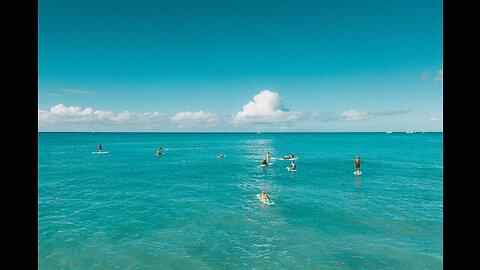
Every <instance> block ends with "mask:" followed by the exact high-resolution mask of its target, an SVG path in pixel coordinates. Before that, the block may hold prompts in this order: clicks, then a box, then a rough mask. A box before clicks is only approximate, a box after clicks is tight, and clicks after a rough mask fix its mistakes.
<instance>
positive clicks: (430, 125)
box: [38, 0, 443, 131]
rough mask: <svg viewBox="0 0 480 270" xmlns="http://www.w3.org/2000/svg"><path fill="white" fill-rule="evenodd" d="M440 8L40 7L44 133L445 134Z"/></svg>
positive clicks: (350, 4)
mask: <svg viewBox="0 0 480 270" xmlns="http://www.w3.org/2000/svg"><path fill="white" fill-rule="evenodd" d="M442 5H443V2H442V1H302V0H297V1H278V0H277V1H258V0H257V1H250V0H243V1H201V0H197V1H193V0H192V1H185V0H177V1H118V0H117V1H88V0H87V1H51V0H48V1H46V0H39V2H38V111H39V116H38V121H39V124H38V125H39V131H256V130H262V131H386V130H392V131H407V130H418V131H423V130H427V131H442V130H443V121H442V119H443V7H442ZM264 90H268V91H264ZM248 104H251V105H248Z"/></svg>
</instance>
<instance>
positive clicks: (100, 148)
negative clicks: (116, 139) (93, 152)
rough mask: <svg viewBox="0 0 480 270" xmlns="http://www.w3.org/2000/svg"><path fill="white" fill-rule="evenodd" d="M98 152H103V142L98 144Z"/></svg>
mask: <svg viewBox="0 0 480 270" xmlns="http://www.w3.org/2000/svg"><path fill="white" fill-rule="evenodd" d="M98 152H102V145H101V144H99V145H98Z"/></svg>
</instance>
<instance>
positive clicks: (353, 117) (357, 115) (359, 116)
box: [340, 110, 373, 121]
mask: <svg viewBox="0 0 480 270" xmlns="http://www.w3.org/2000/svg"><path fill="white" fill-rule="evenodd" d="M372 117H373V114H372V113H369V112H357V111H354V110H350V111H346V112H343V113H342V114H341V115H340V120H344V121H359V120H365V119H368V118H372Z"/></svg>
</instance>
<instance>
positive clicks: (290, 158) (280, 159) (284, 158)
mask: <svg viewBox="0 0 480 270" xmlns="http://www.w3.org/2000/svg"><path fill="white" fill-rule="evenodd" d="M297 159H298V157H295V158H277V160H297Z"/></svg>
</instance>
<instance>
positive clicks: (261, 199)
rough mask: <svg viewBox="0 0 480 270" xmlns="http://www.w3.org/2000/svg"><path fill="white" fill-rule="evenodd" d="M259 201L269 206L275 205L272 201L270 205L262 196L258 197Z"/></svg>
mask: <svg viewBox="0 0 480 270" xmlns="http://www.w3.org/2000/svg"><path fill="white" fill-rule="evenodd" d="M257 199H258V200H259V201H261V202H263V203H264V204H268V205H272V204H275V203H274V202H273V201H272V200H270V202H269V203H268V202H267V201H265V200H264V199H263V198H261V197H260V194H258V195H257Z"/></svg>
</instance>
